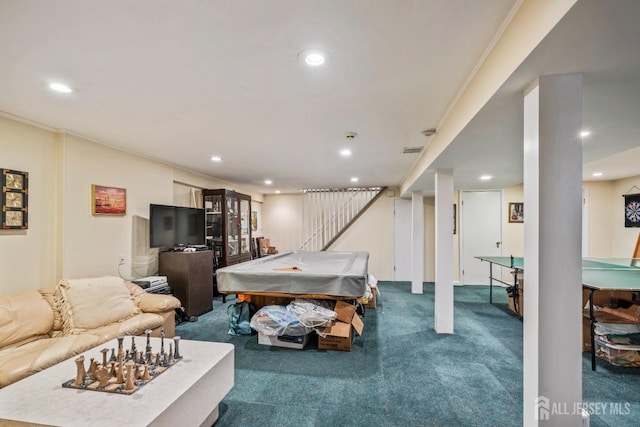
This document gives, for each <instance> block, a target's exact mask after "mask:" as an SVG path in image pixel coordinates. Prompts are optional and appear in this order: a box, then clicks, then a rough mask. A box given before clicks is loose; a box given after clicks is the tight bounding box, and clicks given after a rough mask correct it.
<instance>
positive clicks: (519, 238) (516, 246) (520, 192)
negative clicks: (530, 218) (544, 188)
mask: <svg viewBox="0 0 640 427" xmlns="http://www.w3.org/2000/svg"><path fill="white" fill-rule="evenodd" d="M523 201H524V187H523V185H522V184H520V185H514V186H512V187H505V188H504V189H503V190H502V255H504V256H509V255H513V256H515V257H522V256H524V224H523V223H513V222H509V203H522V202H523ZM524 218H525V221H526V220H527V207H526V206H525V208H524Z"/></svg>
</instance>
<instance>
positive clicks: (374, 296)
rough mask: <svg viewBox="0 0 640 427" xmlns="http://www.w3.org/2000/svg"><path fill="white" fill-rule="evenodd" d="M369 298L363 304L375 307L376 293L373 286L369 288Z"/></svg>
mask: <svg viewBox="0 0 640 427" xmlns="http://www.w3.org/2000/svg"><path fill="white" fill-rule="evenodd" d="M371 293H372V295H371V298H369V302H368V303H366V304H365V305H364V306H365V307H366V308H376V303H377V299H378V295H377V291H376V289H375V288H371Z"/></svg>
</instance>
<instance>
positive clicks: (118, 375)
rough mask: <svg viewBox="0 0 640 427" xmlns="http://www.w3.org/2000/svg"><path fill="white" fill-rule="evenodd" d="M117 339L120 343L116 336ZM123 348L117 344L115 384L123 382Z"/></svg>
mask: <svg viewBox="0 0 640 427" xmlns="http://www.w3.org/2000/svg"><path fill="white" fill-rule="evenodd" d="M118 341H119V342H120V344H121V343H122V342H121V341H120V338H118ZM123 370H124V350H123V348H122V345H119V346H118V371H117V372H116V383H117V384H122V383H123V382H124V372H123Z"/></svg>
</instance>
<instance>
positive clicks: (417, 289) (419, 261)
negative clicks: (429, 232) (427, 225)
mask: <svg viewBox="0 0 640 427" xmlns="http://www.w3.org/2000/svg"><path fill="white" fill-rule="evenodd" d="M423 283H424V196H423V194H422V191H414V192H413V193H411V293H412V294H421V293H423V292H424V289H423V288H424V285H423Z"/></svg>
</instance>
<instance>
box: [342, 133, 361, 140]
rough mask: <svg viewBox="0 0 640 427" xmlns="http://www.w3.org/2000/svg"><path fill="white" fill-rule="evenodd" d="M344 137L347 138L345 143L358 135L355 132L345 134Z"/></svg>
mask: <svg viewBox="0 0 640 427" xmlns="http://www.w3.org/2000/svg"><path fill="white" fill-rule="evenodd" d="M344 136H345V137H346V138H347V141H352V140H353V139H354V138H355V137H356V136H358V134H357V133H356V132H347V133H345V134H344Z"/></svg>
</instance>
